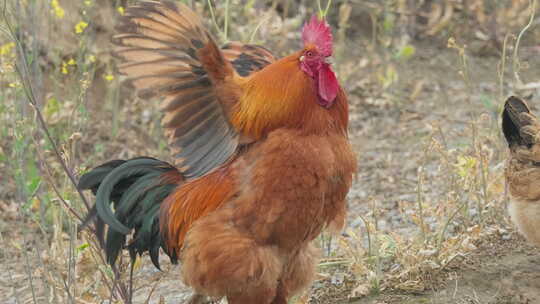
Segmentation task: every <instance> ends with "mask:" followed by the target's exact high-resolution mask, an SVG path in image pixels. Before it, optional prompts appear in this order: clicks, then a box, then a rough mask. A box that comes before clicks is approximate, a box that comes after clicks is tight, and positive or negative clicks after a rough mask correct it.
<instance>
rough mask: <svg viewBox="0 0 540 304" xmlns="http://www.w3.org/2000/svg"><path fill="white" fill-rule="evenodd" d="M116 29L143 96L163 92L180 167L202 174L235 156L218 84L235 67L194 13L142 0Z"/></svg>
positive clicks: (119, 51)
mask: <svg viewBox="0 0 540 304" xmlns="http://www.w3.org/2000/svg"><path fill="white" fill-rule="evenodd" d="M117 33H118V34H117V35H116V36H115V37H114V42H115V43H116V45H117V47H116V49H115V55H116V56H117V57H119V58H120V59H121V60H122V61H123V63H122V64H121V65H119V71H120V72H121V73H122V74H125V75H126V76H127V80H128V81H129V82H131V83H132V85H133V86H134V87H135V88H136V89H137V91H138V95H139V96H140V97H141V98H152V97H161V106H160V108H161V110H162V111H163V112H164V114H165V115H164V117H163V121H162V124H163V126H164V128H165V133H166V135H167V137H168V138H169V143H170V146H171V149H172V152H173V154H174V155H175V156H176V157H177V158H176V162H175V165H176V166H178V167H179V168H180V170H181V173H182V174H183V175H184V176H185V177H186V178H196V177H200V176H202V175H205V174H206V173H208V172H209V171H211V170H212V169H214V168H216V167H218V166H220V165H221V164H223V163H224V162H225V161H227V159H229V158H231V156H232V155H233V154H234V153H235V151H236V149H237V146H238V134H237V133H236V131H235V129H234V127H233V126H232V125H231V123H230V122H229V119H228V117H227V114H226V113H228V112H227V111H228V109H225V107H227V105H225V104H222V103H221V101H220V100H221V99H222V98H221V97H220V96H217V95H216V91H217V90H216V88H217V87H219V86H220V85H224V84H227V83H224V81H226V79H232V78H234V77H231V76H233V73H234V70H233V68H232V66H231V64H230V63H229V62H228V61H226V60H224V59H223V54H222V53H221V51H219V48H217V46H216V44H215V42H214V40H213V39H212V37H211V36H210V34H209V33H208V32H207V31H206V30H205V29H204V27H203V26H202V23H201V21H200V19H199V18H198V17H197V16H196V15H195V13H193V12H192V11H191V10H190V9H189V8H188V7H187V6H185V5H183V4H174V3H172V2H168V1H159V2H158V1H143V2H140V3H138V4H137V5H136V6H133V7H130V8H128V9H127V10H126V13H125V15H124V17H123V18H122V19H121V21H120V24H119V25H118V27H117ZM216 50H217V51H216ZM228 85H229V86H230V85H231V84H230V83H229V84H228ZM214 150H215V151H219V152H214V153H211V151H214ZM216 156H217V157H216ZM209 157H216V158H213V159H207V158H209Z"/></svg>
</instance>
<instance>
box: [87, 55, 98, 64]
mask: <svg viewBox="0 0 540 304" xmlns="http://www.w3.org/2000/svg"><path fill="white" fill-rule="evenodd" d="M88 61H90V63H94V62H96V56H94V55H90V56H88Z"/></svg>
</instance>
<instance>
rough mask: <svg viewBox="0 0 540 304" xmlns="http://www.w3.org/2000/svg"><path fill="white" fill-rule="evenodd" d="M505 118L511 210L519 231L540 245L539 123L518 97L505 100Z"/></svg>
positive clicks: (504, 129) (504, 131)
mask: <svg viewBox="0 0 540 304" xmlns="http://www.w3.org/2000/svg"><path fill="white" fill-rule="evenodd" d="M502 118H503V121H502V129H503V133H504V135H505V138H506V140H507V142H508V146H509V149H510V155H509V159H508V160H507V162H506V168H505V178H506V184H507V186H508V190H509V193H510V198H511V199H510V203H509V207H508V210H509V213H510V216H511V218H512V220H513V222H514V223H515V224H516V226H517V227H518V229H519V231H520V232H521V233H522V234H523V235H524V236H525V237H526V238H527V239H528V240H529V241H530V242H532V243H535V244H537V245H540V142H539V140H538V139H539V136H540V123H539V122H538V120H537V118H536V117H535V116H534V115H533V114H532V113H531V111H530V110H529V107H528V106H527V104H526V103H525V102H524V101H522V100H520V99H519V98H517V97H510V98H509V99H508V100H507V101H506V103H505V106H504V111H503V114H502Z"/></svg>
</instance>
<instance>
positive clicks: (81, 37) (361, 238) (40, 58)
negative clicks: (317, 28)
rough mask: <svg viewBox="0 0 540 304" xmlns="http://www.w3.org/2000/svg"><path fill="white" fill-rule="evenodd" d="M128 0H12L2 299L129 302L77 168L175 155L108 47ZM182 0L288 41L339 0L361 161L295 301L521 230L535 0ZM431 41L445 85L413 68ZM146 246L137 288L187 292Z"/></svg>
mask: <svg viewBox="0 0 540 304" xmlns="http://www.w3.org/2000/svg"><path fill="white" fill-rule="evenodd" d="M126 2H129V1H107V0H87V1H83V0H80V1H68V0H58V1H56V0H51V1H15V0H7V1H2V7H3V8H4V15H3V18H2V21H1V22H0V33H2V35H1V36H0V88H1V89H0V125H2V126H5V127H4V128H2V130H0V171H1V172H2V173H3V174H2V177H1V180H2V183H0V214H1V216H0V243H1V244H2V249H1V250H0V260H1V261H2V262H0V269H1V270H2V271H3V273H6V274H7V275H6V276H5V277H4V278H2V279H0V282H1V284H0V294H5V295H7V298H8V299H9V300H8V303H99V302H102V301H112V302H129V298H130V288H129V280H128V278H127V275H128V273H129V269H128V265H127V264H126V263H125V262H124V263H120V266H119V269H111V268H110V267H109V266H108V265H106V264H105V263H104V261H103V256H102V254H101V252H100V251H99V250H98V248H97V246H96V242H95V239H94V238H93V236H92V234H91V232H84V233H77V231H76V230H77V225H78V223H79V220H80V217H82V214H84V213H85V210H86V206H85V204H86V203H85V202H84V200H83V198H82V197H81V196H80V195H79V194H78V193H77V191H76V190H75V188H74V186H73V183H72V179H76V178H77V176H78V175H80V173H81V172H84V171H85V170H86V169H87V168H89V167H91V166H93V165H96V164H98V163H101V162H103V161H106V160H108V159H112V158H127V157H134V156H138V155H151V156H154V157H158V158H160V159H164V160H167V159H168V158H170V156H169V154H168V153H167V152H168V151H167V147H166V145H165V141H164V140H163V138H162V137H161V130H160V127H159V120H160V116H159V113H158V112H157V111H156V108H157V107H154V106H152V104H151V103H148V102H146V101H143V100H138V99H137V98H135V97H134V96H133V93H132V92H130V91H128V90H126V89H125V88H123V87H121V86H120V83H121V79H119V77H118V76H117V75H116V74H115V72H114V62H113V60H112V58H111V57H110V55H109V53H108V50H109V48H110V44H109V37H110V35H111V31H112V27H113V20H114V18H115V16H117V15H118V14H121V13H122V8H123V5H126ZM184 2H189V3H192V2H196V5H195V7H196V9H197V11H198V12H199V13H200V14H202V15H204V16H206V17H207V18H206V20H208V23H207V26H208V27H209V28H211V29H212V30H213V31H214V33H216V36H218V37H219V38H220V39H221V40H222V41H226V40H242V41H252V42H256V43H262V44H264V45H266V46H268V47H270V48H271V49H272V50H274V51H275V52H276V53H277V54H279V55H282V54H285V53H287V52H288V51H290V50H291V49H294V48H295V47H296V45H297V44H298V42H297V41H298V38H299V31H298V28H299V27H300V26H301V24H302V22H303V20H305V19H306V18H307V16H309V15H310V14H311V13H314V12H316V11H317V10H324V8H325V5H326V3H329V4H330V6H329V9H328V12H327V13H328V18H329V20H330V21H331V22H332V23H333V24H334V26H335V28H336V30H335V37H336V41H337V42H336V62H337V65H336V69H337V70H338V72H339V76H340V78H341V80H342V82H343V83H344V85H345V87H346V89H347V91H348V92H349V95H350V97H351V125H352V126H351V139H352V141H353V144H354V146H355V147H356V148H357V150H358V153H359V155H360V157H359V158H360V161H361V166H360V168H361V171H360V172H359V177H358V180H357V183H356V184H355V186H354V189H353V190H352V191H351V194H350V206H351V212H350V219H349V222H350V225H349V227H348V228H347V229H346V231H345V232H344V234H343V235H342V236H340V237H338V238H335V237H334V238H331V237H327V236H323V237H321V239H320V243H321V247H323V248H324V249H325V250H324V251H325V254H326V255H325V258H324V259H323V260H322V261H321V263H320V268H319V270H320V271H319V272H320V280H318V281H317V282H316V284H315V286H314V288H313V289H312V290H311V291H310V293H309V294H306V295H302V296H300V297H299V298H298V299H297V300H296V302H297V303H307V302H308V301H309V302H310V303H333V302H335V301H337V299H348V298H353V299H354V298H359V299H360V298H363V297H365V296H367V295H376V294H380V293H385V292H405V293H410V294H415V293H418V292H423V291H426V290H432V289H437V288H439V287H440V286H442V285H444V283H445V281H446V280H447V279H448V278H449V276H450V272H449V271H448V269H449V268H455V267H459V264H460V263H461V262H462V261H463V260H465V259H466V257H467V256H469V255H470V254H471V253H472V252H476V251H478V244H480V243H482V242H483V241H484V240H487V239H492V238H499V239H500V238H506V237H508V235H511V231H512V227H511V225H510V223H509V222H508V219H507V216H506V212H505V201H506V198H505V197H506V195H505V190H504V180H503V176H502V169H503V161H504V158H505V146H504V144H503V142H502V141H501V138H500V134H499V133H500V132H499V130H498V125H499V123H498V114H499V111H500V106H501V104H502V100H503V98H504V97H505V96H506V95H508V94H509V93H513V92H518V93H520V94H522V95H525V96H527V95H530V96H538V91H537V90H538V81H539V79H538V77H537V78H536V79H534V78H533V77H531V76H530V74H531V73H530V69H531V67H530V66H529V67H528V66H527V65H526V62H525V63H523V62H522V60H520V56H521V55H522V52H518V51H519V50H518V45H520V44H519V43H518V41H517V40H518V37H521V38H520V39H522V42H521V45H522V49H523V47H524V45H525V46H526V47H527V50H529V52H537V50H536V49H534V47H538V46H534V45H531V44H530V43H524V42H523V41H526V42H527V41H528V42H530V41H535V37H536V41H538V37H540V36H539V35H540V31H539V29H538V22H539V19H538V17H531V15H532V14H531V13H532V10H531V9H530V7H531V4H532V3H533V2H532V1H527V0H516V1H510V0H509V1H496V4H494V2H492V1H483V0H476V1H459V0H458V1H455V0H453V1H450V0H447V1H427V0H426V1H420V0H419V1H405V0H394V1H391V0H387V1H359V0H348V1H346V0H334V1H333V2H331V3H330V2H325V1H321V2H322V3H320V8H318V7H317V5H316V3H315V2H313V3H311V2H309V1H290V0H280V1H278V0H273V1H262V0H260V1H259V0H257V1H255V0H250V1H239V0H230V1H219V3H218V1H184ZM210 4H211V5H210ZM538 11H539V10H538V3H537V9H536V12H538ZM536 16H538V13H537V15H536ZM527 24H529V25H527ZM8 25H10V26H11V27H8ZM470 29H473V30H470ZM521 30H524V31H523V35H520V34H519V33H520V31H521ZM525 30H526V31H525ZM518 35H519V36H518ZM283 37H285V38H286V39H283ZM449 38H451V39H449ZM447 47H448V48H447ZM433 52H435V53H437V52H442V53H444V56H442V57H443V59H444V60H446V61H448V65H446V66H442V65H441V66H440V67H438V66H434V67H431V66H430V69H432V70H434V71H436V70H437V69H438V68H441V69H442V70H443V72H442V73H441V72H439V73H438V75H439V76H440V77H442V82H443V83H452V85H448V86H447V87H442V88H439V89H437V88H436V84H437V83H439V82H437V81H436V80H434V79H430V78H429V76H427V75H428V74H429V73H428V72H429V71H424V70H422V69H421V68H422V67H426V66H429V65H430V64H429V63H427V64H422V60H424V59H423V58H428V59H429V58H431V57H434V55H433ZM426 54H427V55H426ZM423 56H425V57H423ZM536 56H537V55H536ZM426 60H427V59H426ZM483 60H485V61H488V62H490V63H495V64H494V65H492V66H491V67H489V68H485V69H484V70H483V71H484V72H486V73H492V75H496V76H494V77H492V78H493V79H492V78H489V79H490V82H489V83H490V86H489V88H488V89H486V88H484V87H482V85H485V81H484V82H481V81H480V78H482V77H483V75H480V76H481V77H478V76H479V73H478V71H477V70H476V69H477V68H478V66H479V64H478V62H479V61H483ZM448 66H451V67H452V68H453V70H451V71H448V70H447V69H448ZM534 67H537V66H533V67H532V68H534ZM424 72H425V73H426V75H422V74H423V73H424ZM445 73H446V74H445ZM448 74H452V75H454V77H452V76H449V75H448ZM533 75H534V74H533ZM446 77H448V79H446ZM483 79H484V80H485V79H487V77H484V78H483ZM535 84H536V86H535ZM446 90H448V91H446ZM535 94H536V95H535ZM444 102H450V103H452V106H444V105H443V104H442V103H444ZM454 106H455V107H456V108H454ZM458 108H459V110H458ZM435 112H436V113H435ZM434 113H435V114H434ZM437 115H438V116H437ZM40 116H41V117H42V118H43V121H41V120H40ZM396 117H397V120H398V121H399V124H397V125H396V126H395V127H394V126H393V125H392V123H395V122H394V120H396ZM434 117H435V118H434ZM402 125H405V126H406V128H409V129H406V130H405V133H403V132H402V130H401V129H400V128H401V127H400V126H402ZM411 129H414V132H412V133H407V130H411ZM398 133H399V134H398ZM403 134H405V135H407V136H409V137H403V138H400V135H403ZM366 140H367V141H368V143H371V144H373V143H375V144H373V146H374V147H378V148H379V150H380V151H376V149H375V148H371V149H370V145H369V144H368V145H366V144H364V143H365V142H366ZM381 151H382V152H381ZM385 151H386V152H388V153H386V152H385ZM396 156H397V157H402V158H403V159H396ZM147 264H148V263H138V264H137V265H136V267H135V268H136V273H135V280H134V290H135V292H134V294H135V298H134V302H137V303H139V302H140V303H143V302H145V301H146V299H152V302H153V303H155V302H158V301H161V300H160V296H165V297H166V298H167V303H169V302H170V303H173V302H175V301H179V299H181V297H180V298H179V297H173V296H170V295H171V294H174V292H175V288H176V289H178V288H179V287H178V285H179V283H178V278H177V277H176V276H177V274H175V272H174V269H172V270H173V271H172V272H171V273H170V274H169V270H166V271H165V273H164V274H161V273H156V272H153V271H152V270H150V268H149V267H148V265H147ZM177 272H178V271H177V270H176V273H177ZM160 286H165V287H161V289H160ZM167 288H168V289H170V290H169V291H170V292H169V293H166V292H164V290H167ZM154 289H156V291H154ZM177 293H180V292H177ZM185 294H186V293H185V292H183V295H185Z"/></svg>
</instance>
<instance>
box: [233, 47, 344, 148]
mask: <svg viewBox="0 0 540 304" xmlns="http://www.w3.org/2000/svg"><path fill="white" fill-rule="evenodd" d="M301 54H302V52H297V53H294V54H292V55H290V56H287V57H284V58H282V59H281V60H279V61H277V62H275V63H273V64H270V65H268V66H266V67H265V68H264V69H262V70H261V71H259V72H257V73H254V74H253V75H251V76H250V77H248V78H246V79H245V80H243V82H242V84H241V85H242V86H243V87H244V88H243V89H244V90H243V92H244V94H243V96H242V97H241V98H240V102H239V104H238V105H237V108H236V109H235V111H233V112H234V114H233V117H232V123H233V125H234V126H235V127H236V128H237V130H239V131H240V133H242V134H244V135H247V136H249V137H250V138H252V139H254V140H257V139H260V138H261V137H264V136H266V135H267V134H268V133H269V132H271V131H272V130H274V129H277V128H294V129H301V130H304V131H305V132H307V133H328V132H336V131H337V132H343V133H346V130H347V123H348V106H347V98H346V96H345V93H344V92H343V90H341V88H340V90H339V93H338V96H337V98H336V101H335V103H334V104H333V105H332V106H331V107H330V108H328V109H326V108H324V107H322V106H321V105H319V104H318V103H317V98H319V97H318V96H317V90H316V87H315V82H314V80H313V79H312V78H311V77H309V75H307V74H306V73H305V72H304V71H302V70H301V68H300V61H299V58H300V56H301Z"/></svg>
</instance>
